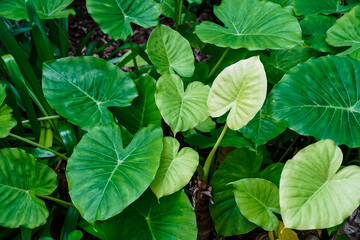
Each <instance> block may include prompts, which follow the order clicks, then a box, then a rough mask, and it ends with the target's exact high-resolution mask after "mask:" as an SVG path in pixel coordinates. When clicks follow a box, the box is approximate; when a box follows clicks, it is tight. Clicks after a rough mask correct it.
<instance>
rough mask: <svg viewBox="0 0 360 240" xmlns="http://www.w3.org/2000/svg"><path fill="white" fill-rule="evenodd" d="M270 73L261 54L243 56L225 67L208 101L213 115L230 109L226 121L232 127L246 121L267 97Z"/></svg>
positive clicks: (216, 115)
mask: <svg viewBox="0 0 360 240" xmlns="http://www.w3.org/2000/svg"><path fill="white" fill-rule="evenodd" d="M266 89H267V81H266V73H265V70H264V66H263V65H262V63H261V61H260V59H259V57H251V58H249V59H245V60H241V61H239V62H237V63H234V64H232V65H230V66H229V67H227V68H225V69H224V70H223V71H222V72H221V73H220V74H219V75H218V76H217V77H216V79H215V80H214V82H213V85H212V87H211V89H210V93H209V98H208V101H207V104H208V107H209V113H210V116H211V117H220V116H222V115H223V114H225V113H226V112H227V111H229V110H230V113H229V115H228V117H227V120H226V123H227V125H228V126H229V128H230V129H232V130H239V129H240V128H242V127H243V126H244V125H246V124H247V123H248V122H249V121H250V120H251V119H252V118H253V117H254V116H255V115H256V113H257V112H258V111H259V110H260V108H261V106H262V105H263V104H264V101H265V98H266Z"/></svg>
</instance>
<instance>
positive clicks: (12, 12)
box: [0, 0, 75, 21]
mask: <svg viewBox="0 0 360 240" xmlns="http://www.w3.org/2000/svg"><path fill="white" fill-rule="evenodd" d="M73 1H74V0H62V1H58V0H28V2H29V3H30V4H31V5H32V7H33V8H34V9H35V11H36V13H37V15H38V16H39V18H40V19H53V18H67V17H68V16H69V14H75V11H74V10H73V9H65V8H66V7H67V6H69V5H70V4H71V3H72V2H73ZM26 2H27V1H26V0H1V1H0V16H1V17H5V18H9V19H12V20H15V21H20V20H23V19H25V20H29V17H28V14H27V12H26V5H25V4H26Z"/></svg>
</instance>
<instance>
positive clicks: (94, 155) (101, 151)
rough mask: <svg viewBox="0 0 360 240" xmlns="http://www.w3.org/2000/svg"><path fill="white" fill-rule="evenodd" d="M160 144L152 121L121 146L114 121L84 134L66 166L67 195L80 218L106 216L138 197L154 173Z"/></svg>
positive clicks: (123, 207)
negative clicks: (151, 123)
mask: <svg viewBox="0 0 360 240" xmlns="http://www.w3.org/2000/svg"><path fill="white" fill-rule="evenodd" d="M162 146H163V145H162V130H161V128H160V127H155V126H154V125H149V126H148V127H146V128H142V129H140V130H139V131H138V132H137V133H136V134H135V135H134V137H133V139H132V141H131V142H130V143H129V144H128V145H127V147H126V148H125V149H124V148H123V142H122V137H121V130H120V128H119V127H118V126H117V125H116V124H115V123H112V124H109V125H106V126H97V127H95V128H93V129H92V130H90V131H89V132H88V133H87V134H85V135H84V137H83V138H82V139H81V141H80V142H79V144H78V145H77V147H76V148H75V150H74V153H73V154H72V155H71V157H70V159H69V161H68V165H67V168H66V176H67V179H68V182H69V190H70V191H69V194H70V197H71V199H72V201H73V203H74V205H75V206H76V208H77V209H78V210H79V212H80V213H81V215H82V216H83V217H84V219H85V220H86V221H88V222H90V223H94V222H95V221H96V220H105V219H108V218H110V217H113V216H115V215H116V214H118V213H120V212H121V211H122V210H123V209H125V208H126V207H127V206H128V205H129V204H131V203H132V202H133V201H135V200H136V199H137V198H138V197H140V195H141V194H142V193H143V192H144V191H145V190H146V189H147V188H148V187H149V185H150V183H151V182H152V181H153V179H154V177H155V173H156V171H157V169H158V167H159V163H160V154H161V150H162Z"/></svg>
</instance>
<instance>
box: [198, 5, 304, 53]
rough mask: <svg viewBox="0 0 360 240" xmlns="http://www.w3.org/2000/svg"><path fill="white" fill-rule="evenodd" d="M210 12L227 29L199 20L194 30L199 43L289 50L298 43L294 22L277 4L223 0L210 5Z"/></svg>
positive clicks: (298, 36)
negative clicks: (215, 4)
mask: <svg viewBox="0 0 360 240" xmlns="http://www.w3.org/2000/svg"><path fill="white" fill-rule="evenodd" d="M234 6H236V7H234ZM214 13H215V15H216V16H217V17H218V18H219V19H220V20H221V21H222V22H223V23H224V24H225V26H226V27H227V28H225V27H221V26H219V25H217V24H215V23H213V22H209V21H206V22H202V23H201V24H200V25H199V26H197V27H196V30H195V32H196V34H197V35H198V36H199V38H200V39H201V41H203V42H206V43H211V44H215V45H216V46H219V47H230V48H234V49H237V48H242V47H245V48H247V49H249V50H262V49H266V48H271V49H284V48H285V49H289V48H292V47H294V46H296V45H298V44H301V43H302V40H301V29H300V25H299V23H298V21H297V20H296V18H294V17H293V16H292V15H291V14H290V12H289V11H288V10H286V9H284V8H282V7H281V6H279V5H278V4H275V3H272V2H266V1H258V0H242V1H238V0H224V1H222V2H221V4H220V6H215V7H214Z"/></svg>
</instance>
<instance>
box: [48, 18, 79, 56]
mask: <svg viewBox="0 0 360 240" xmlns="http://www.w3.org/2000/svg"><path fill="white" fill-rule="evenodd" d="M53 22H54V23H55V26H56V27H57V28H58V29H59V31H60V33H61V35H62V36H63V38H64V39H65V40H66V41H67V42H68V44H69V47H70V48H71V50H72V51H73V53H75V52H76V50H75V48H74V46H73V45H72V44H71V42H70V40H69V38H68V37H67V36H66V34H65V33H64V31H63V30H62V29H61V27H60V26H59V24H58V23H57V21H56V20H55V19H53Z"/></svg>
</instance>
